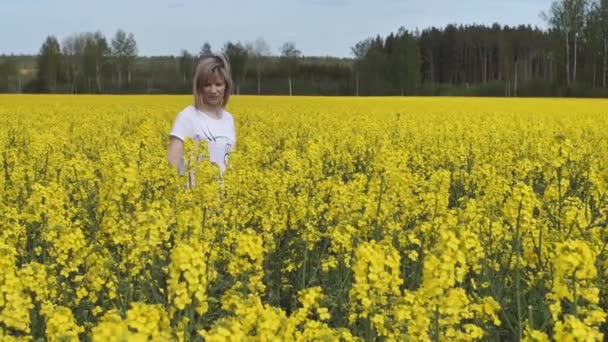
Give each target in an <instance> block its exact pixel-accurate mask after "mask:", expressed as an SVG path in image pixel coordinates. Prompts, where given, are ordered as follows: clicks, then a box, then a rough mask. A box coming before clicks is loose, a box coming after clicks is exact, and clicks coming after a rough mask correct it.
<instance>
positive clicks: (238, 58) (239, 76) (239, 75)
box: [223, 42, 249, 94]
mask: <svg viewBox="0 0 608 342" xmlns="http://www.w3.org/2000/svg"><path fill="white" fill-rule="evenodd" d="M223 52H224V55H226V57H227V58H228V61H229V62H230V68H231V70H232V77H233V80H234V84H235V86H234V91H235V93H236V94H240V92H241V88H240V86H241V83H242V82H244V81H245V71H246V69H245V66H246V65H247V59H248V58H249V54H248V53H247V49H246V48H245V47H244V46H243V44H241V43H236V44H234V43H231V42H228V43H226V45H224V49H223Z"/></svg>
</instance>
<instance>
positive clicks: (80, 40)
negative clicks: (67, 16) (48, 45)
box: [62, 33, 87, 94]
mask: <svg viewBox="0 0 608 342" xmlns="http://www.w3.org/2000/svg"><path fill="white" fill-rule="evenodd" d="M86 41H87V35H86V34H83V33H77V34H73V35H70V36H68V37H67V38H65V39H64V40H63V46H62V50H63V55H64V60H65V66H66V74H67V75H66V76H67V80H68V83H69V92H70V93H71V94H76V93H78V92H79V88H78V86H79V84H80V82H82V77H83V75H82V73H83V71H82V68H83V54H84V47H85V45H86Z"/></svg>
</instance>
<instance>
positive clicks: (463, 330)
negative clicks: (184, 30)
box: [0, 95, 608, 341]
mask: <svg viewBox="0 0 608 342" xmlns="http://www.w3.org/2000/svg"><path fill="white" fill-rule="evenodd" d="M190 102H191V97H190V96H62V95H37V96H36V95H19V96H8V95H0V145H1V146H2V148H1V151H0V152H1V160H0V165H1V168H2V169H1V174H0V192H2V196H1V197H0V256H1V257H0V340H3V339H7V340H12V339H11V338H15V339H17V340H19V339H21V340H28V339H30V340H31V338H33V339H34V340H36V339H38V338H42V339H45V340H49V341H53V340H61V339H64V340H78V339H81V340H83V339H84V340H93V341H112V340H121V339H151V340H158V341H166V340H186V341H190V340H198V339H201V338H204V339H205V340H206V341H224V340H246V339H251V340H260V341H266V340H269V339H271V338H276V339H278V340H284V341H287V340H319V339H327V340H375V339H380V340H382V339H389V340H391V339H392V340H400V341H401V340H412V341H417V340H437V341H439V340H440V341H453V340H492V341H497V340H518V339H520V338H526V339H528V340H529V341H548V340H574V338H575V337H576V338H579V339H582V338H587V340H589V341H592V340H596V341H602V340H604V334H605V333H606V331H607V330H608V326H607V325H606V323H605V322H606V313H608V311H607V310H608V309H607V308H608V292H607V291H608V283H607V282H608V278H607V277H608V273H607V271H606V270H607V268H608V247H607V246H608V228H607V225H608V100H583V99H492V98H446V97H441V98H432V97H429V98H421V97H414V98H404V97H386V98H353V97H350V98H346V97H342V98H340V97H336V98H334V97H249V96H235V97H232V98H231V101H230V103H229V106H228V110H229V111H230V112H231V113H232V114H233V115H234V118H235V120H236V130H237V144H236V149H235V151H234V152H233V153H232V154H231V156H230V163H229V167H228V170H227V171H226V172H225V173H224V174H223V177H221V178H222V179H221V181H219V180H218V178H219V177H220V175H219V173H218V170H217V169H216V168H215V167H214V166H213V165H211V164H209V163H198V164H197V163H194V162H192V160H191V162H190V163H189V165H192V166H193V170H192V172H193V174H195V177H196V180H197V186H196V187H195V188H193V189H187V188H186V187H185V184H186V183H187V180H186V179H185V177H186V176H178V175H177V174H176V172H175V170H173V169H172V168H170V167H169V166H168V165H167V162H166V160H165V152H166V147H167V142H168V139H167V134H168V132H169V130H170V128H171V124H172V120H173V119H174V117H175V115H176V113H177V112H179V111H180V110H181V109H183V108H184V107H185V106H187V105H188V104H190ZM186 148H187V150H186V156H188V158H189V159H194V157H195V156H196V155H197V153H205V151H204V150H198V151H197V149H196V147H195V146H193V144H192V143H191V142H187V144H186Z"/></svg>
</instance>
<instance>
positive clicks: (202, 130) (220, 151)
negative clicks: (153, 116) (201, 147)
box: [169, 105, 236, 172]
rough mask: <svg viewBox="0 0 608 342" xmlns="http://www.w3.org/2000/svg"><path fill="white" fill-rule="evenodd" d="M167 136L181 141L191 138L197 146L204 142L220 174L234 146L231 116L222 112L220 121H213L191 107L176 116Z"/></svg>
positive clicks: (224, 168)
mask: <svg viewBox="0 0 608 342" xmlns="http://www.w3.org/2000/svg"><path fill="white" fill-rule="evenodd" d="M169 135H170V136H174V137H176V138H178V139H180V140H182V141H184V140H186V138H191V139H194V141H195V142H196V143H197V144H198V143H200V142H202V141H205V142H206V143H207V148H208V151H209V159H210V161H211V162H212V163H214V164H216V165H217V166H219V168H220V172H224V170H226V164H227V163H228V155H230V152H231V151H232V149H233V148H234V146H235V144H236V134H235V131H234V119H233V118H232V114H230V113H228V112H227V111H223V112H222V117H221V118H220V119H214V118H211V117H210V116H209V115H207V114H205V113H203V112H201V111H200V110H198V109H196V108H195V107H194V106H193V105H190V106H188V107H186V108H184V110H182V111H181V112H179V114H177V117H176V118H175V121H174V122H173V128H172V129H171V133H169ZM180 171H182V170H180Z"/></svg>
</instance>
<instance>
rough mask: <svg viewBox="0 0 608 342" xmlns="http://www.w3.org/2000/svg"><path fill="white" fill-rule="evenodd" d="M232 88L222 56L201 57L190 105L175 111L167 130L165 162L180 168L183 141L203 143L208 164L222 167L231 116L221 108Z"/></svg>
mask: <svg viewBox="0 0 608 342" xmlns="http://www.w3.org/2000/svg"><path fill="white" fill-rule="evenodd" d="M231 90H232V77H231V76H230V65H229V64H228V61H227V60H226V58H224V57H223V56H220V55H212V56H209V57H205V58H203V59H202V60H201V61H200V62H199V63H198V65H197V67H196V72H195V74H194V81H193V87H192V92H193V95H194V104H192V105H190V106H188V107H186V108H184V110H182V111H181V112H179V113H178V114H177V117H176V118H175V121H174V123H173V128H172V129H171V133H169V139H170V142H169V149H168V151H167V159H168V160H169V163H171V164H172V165H174V166H176V167H177V168H178V169H179V172H180V174H182V173H183V171H184V165H183V160H182V152H183V148H184V140H185V139H186V138H191V139H194V141H195V142H196V143H197V144H198V143H202V142H204V143H206V144H207V148H208V151H209V159H210V161H211V163H213V164H215V165H217V166H218V167H219V168H220V173H223V172H224V170H226V163H227V162H228V155H229V154H230V151H232V149H233V148H234V146H235V143H236V134H235V131H234V119H233V118H232V115H231V114H230V113H228V112H227V111H226V110H225V108H226V104H227V103H228V99H229V98H230V92H231Z"/></svg>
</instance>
